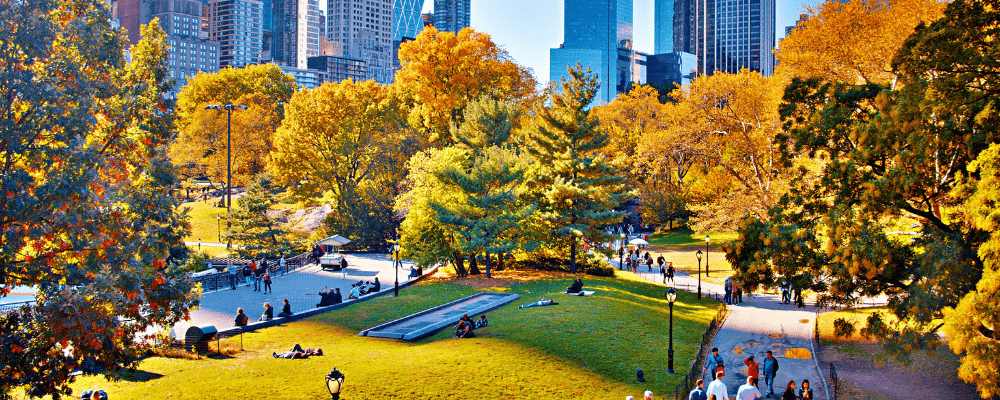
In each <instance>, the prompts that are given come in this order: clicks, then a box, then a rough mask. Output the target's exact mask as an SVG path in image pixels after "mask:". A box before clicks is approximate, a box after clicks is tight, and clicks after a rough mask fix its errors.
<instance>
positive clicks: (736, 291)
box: [733, 279, 743, 304]
mask: <svg viewBox="0 0 1000 400" xmlns="http://www.w3.org/2000/svg"><path fill="white" fill-rule="evenodd" d="M733 296H734V299H733V302H735V303H736V304H740V303H742V302H743V286H742V285H740V280H739V279H733Z"/></svg>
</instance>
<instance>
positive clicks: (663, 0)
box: [653, 0, 674, 54]
mask: <svg viewBox="0 0 1000 400" xmlns="http://www.w3.org/2000/svg"><path fill="white" fill-rule="evenodd" d="M673 52H674V0H656V2H655V3H654V5H653V54H664V53H673Z"/></svg>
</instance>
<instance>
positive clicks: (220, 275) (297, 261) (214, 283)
mask: <svg viewBox="0 0 1000 400" xmlns="http://www.w3.org/2000/svg"><path fill="white" fill-rule="evenodd" d="M308 259H309V253H305V254H299V255H297V256H295V257H292V258H289V259H286V260H285V268H281V266H280V265H278V260H267V265H268V268H267V269H268V270H270V271H271V275H272V276H283V275H285V274H287V273H289V272H292V271H294V270H296V269H298V268H300V267H302V266H304V265H306V264H308ZM246 264H247V262H241V263H233V267H234V268H241V269H242V268H243V266H244V265H246ZM279 274H280V275H279ZM233 279H235V280H236V282H235V283H236V286H240V285H241V284H242V283H243V281H244V279H243V273H242V272H238V273H237V274H236V276H234V277H233ZM191 281H192V282H197V283H201V289H202V290H204V291H213V290H219V289H224V288H227V287H232V283H231V282H230V274H229V272H217V273H214V274H208V275H202V276H199V277H196V278H193V279H191Z"/></svg>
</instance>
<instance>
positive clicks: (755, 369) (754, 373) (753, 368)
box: [743, 356, 760, 378]
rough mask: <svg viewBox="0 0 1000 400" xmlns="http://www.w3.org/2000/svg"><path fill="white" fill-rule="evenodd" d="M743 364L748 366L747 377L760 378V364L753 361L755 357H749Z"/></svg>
mask: <svg viewBox="0 0 1000 400" xmlns="http://www.w3.org/2000/svg"><path fill="white" fill-rule="evenodd" d="M743 364H744V365H746V366H747V376H748V377H751V378H760V363H759V362H757V361H755V360H754V359H753V356H750V357H747V358H746V359H744V360H743Z"/></svg>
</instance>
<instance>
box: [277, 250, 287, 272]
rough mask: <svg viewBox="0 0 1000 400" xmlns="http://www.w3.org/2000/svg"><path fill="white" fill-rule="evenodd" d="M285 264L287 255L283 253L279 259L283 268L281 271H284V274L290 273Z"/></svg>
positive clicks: (279, 264)
mask: <svg viewBox="0 0 1000 400" xmlns="http://www.w3.org/2000/svg"><path fill="white" fill-rule="evenodd" d="M285 265H286V263H285V255H284V254H282V255H281V258H280V259H279V260H278V267H279V268H281V273H283V274H287V273H288V269H286V268H285Z"/></svg>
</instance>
